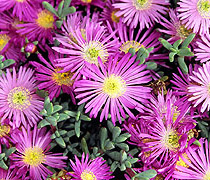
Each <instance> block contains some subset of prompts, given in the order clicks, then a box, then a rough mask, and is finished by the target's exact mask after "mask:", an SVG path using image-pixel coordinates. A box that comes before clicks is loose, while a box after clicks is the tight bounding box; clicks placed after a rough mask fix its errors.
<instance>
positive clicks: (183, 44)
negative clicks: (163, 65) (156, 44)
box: [159, 33, 195, 74]
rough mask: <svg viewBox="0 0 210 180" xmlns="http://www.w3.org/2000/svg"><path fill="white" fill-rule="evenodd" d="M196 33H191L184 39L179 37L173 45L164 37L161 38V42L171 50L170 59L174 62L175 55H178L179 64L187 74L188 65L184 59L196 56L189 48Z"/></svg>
mask: <svg viewBox="0 0 210 180" xmlns="http://www.w3.org/2000/svg"><path fill="white" fill-rule="evenodd" d="M194 37H195V34H194V33H192V34H190V35H189V36H188V37H187V38H186V39H185V40H184V41H183V40H181V39H179V40H177V41H176V42H175V43H174V44H173V45H172V44H170V43H169V42H168V41H166V40H165V39H163V38H159V41H160V42H161V44H162V45H163V46H164V47H165V48H166V49H168V50H169V51H170V53H169V61H170V62H174V60H175V56H178V58H177V60H178V64H179V67H180V68H181V70H182V72H183V73H185V74H187V73H188V67H187V65H186V63H185V61H184V57H185V56H186V57H189V56H194V54H193V53H192V52H191V49H190V48H188V46H189V44H190V43H191V42H192V40H193V39H194Z"/></svg>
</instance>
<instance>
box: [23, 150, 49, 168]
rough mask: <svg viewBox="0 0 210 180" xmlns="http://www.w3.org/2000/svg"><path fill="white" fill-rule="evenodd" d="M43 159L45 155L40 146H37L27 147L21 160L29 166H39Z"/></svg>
mask: <svg viewBox="0 0 210 180" xmlns="http://www.w3.org/2000/svg"><path fill="white" fill-rule="evenodd" d="M44 161H45V155H44V153H43V150H42V148H39V147H33V148H31V147H29V148H26V149H25V152H24V157H23V162H24V163H26V164H28V165H30V166H36V167H37V166H39V165H40V164H41V163H43V162H44Z"/></svg>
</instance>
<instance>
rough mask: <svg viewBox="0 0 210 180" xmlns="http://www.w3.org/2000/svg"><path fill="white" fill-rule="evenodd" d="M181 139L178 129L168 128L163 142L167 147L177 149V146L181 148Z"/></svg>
mask: <svg viewBox="0 0 210 180" xmlns="http://www.w3.org/2000/svg"><path fill="white" fill-rule="evenodd" d="M179 139H180V136H179V135H178V134H177V132H176V131H174V130H168V131H167V132H165V134H164V135H163V139H162V143H163V144H164V146H165V147H166V148H167V149H169V150H172V151H175V150H176V149H177V148H179Z"/></svg>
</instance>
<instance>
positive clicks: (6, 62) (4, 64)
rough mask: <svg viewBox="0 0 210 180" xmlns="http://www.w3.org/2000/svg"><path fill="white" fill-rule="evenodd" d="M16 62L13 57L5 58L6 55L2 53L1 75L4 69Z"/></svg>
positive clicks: (0, 59) (0, 61) (0, 62)
mask: <svg viewBox="0 0 210 180" xmlns="http://www.w3.org/2000/svg"><path fill="white" fill-rule="evenodd" d="M14 63H15V60H13V59H4V56H2V55H0V75H2V73H3V71H2V70H3V69H5V68H7V67H9V66H11V65H12V64H14Z"/></svg>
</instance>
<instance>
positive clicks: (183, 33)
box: [176, 25, 192, 39]
mask: <svg viewBox="0 0 210 180" xmlns="http://www.w3.org/2000/svg"><path fill="white" fill-rule="evenodd" d="M176 31H177V36H179V37H180V38H181V39H186V38H187V37H188V36H189V35H190V34H191V33H192V29H187V28H186V27H185V25H178V26H177V28H176Z"/></svg>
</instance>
